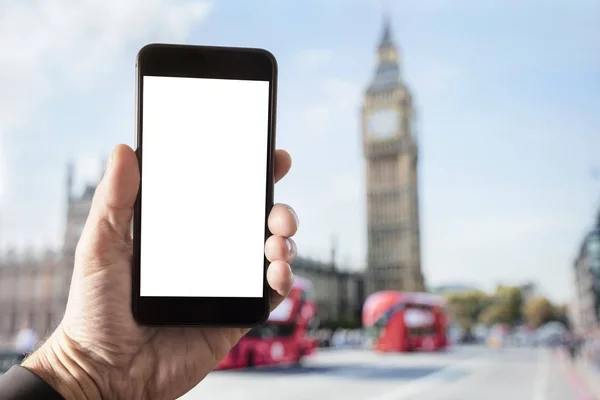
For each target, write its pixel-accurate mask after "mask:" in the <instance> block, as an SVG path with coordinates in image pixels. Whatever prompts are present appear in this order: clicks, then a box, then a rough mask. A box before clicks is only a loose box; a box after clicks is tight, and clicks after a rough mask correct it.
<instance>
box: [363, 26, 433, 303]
mask: <svg viewBox="0 0 600 400" xmlns="http://www.w3.org/2000/svg"><path fill="white" fill-rule="evenodd" d="M399 59H400V54H399V51H398V49H397V47H396V45H395V43H394V41H393V39H392V33H391V27H390V21H389V18H386V19H385V21H384V27H383V34H382V37H381V41H380V43H379V47H378V49H377V68H376V70H375V74H374V77H373V79H372V80H371V83H370V85H369V86H368V88H367V90H366V92H365V95H364V103H363V108H362V139H363V150H364V157H365V161H366V179H367V182H366V188H367V225H368V234H367V237H368V250H367V254H368V255H367V258H368V266H367V291H368V293H373V292H375V291H379V290H403V291H422V290H424V286H425V282H424V278H423V274H422V271H421V245H420V236H419V187H418V186H419V185H418V179H417V165H418V144H417V140H416V134H415V110H414V109H413V99H412V95H411V93H410V91H409V89H408V88H407V87H406V85H405V84H404V82H403V80H402V74H401V68H400V60H399Z"/></svg>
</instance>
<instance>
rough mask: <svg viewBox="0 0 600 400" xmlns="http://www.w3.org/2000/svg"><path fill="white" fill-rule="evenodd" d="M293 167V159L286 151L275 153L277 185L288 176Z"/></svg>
mask: <svg viewBox="0 0 600 400" xmlns="http://www.w3.org/2000/svg"><path fill="white" fill-rule="evenodd" d="M291 167H292V157H291V156H290V153H288V152H287V151H285V150H276V151H275V183H277V182H278V181H280V180H281V178H283V177H284V176H286V175H287V173H288V172H289V170H290V168H291Z"/></svg>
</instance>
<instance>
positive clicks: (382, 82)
mask: <svg viewBox="0 0 600 400" xmlns="http://www.w3.org/2000/svg"><path fill="white" fill-rule="evenodd" d="M378 48H379V52H380V54H381V52H382V51H386V50H389V49H391V50H395V48H396V45H395V43H394V39H393V35H392V28H391V23H390V17H389V14H388V15H386V16H384V20H383V31H382V35H381V40H380V42H379V46H378ZM400 84H401V83H400V67H399V65H398V60H397V59H393V60H390V59H387V58H386V59H381V58H380V60H379V63H378V64H377V69H376V71H375V77H374V78H373V81H372V82H371V85H370V86H369V88H368V89H367V92H368V93H374V92H383V91H387V90H390V89H395V88H397V87H398V86H400Z"/></svg>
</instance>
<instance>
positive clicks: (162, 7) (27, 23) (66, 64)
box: [0, 0, 211, 194]
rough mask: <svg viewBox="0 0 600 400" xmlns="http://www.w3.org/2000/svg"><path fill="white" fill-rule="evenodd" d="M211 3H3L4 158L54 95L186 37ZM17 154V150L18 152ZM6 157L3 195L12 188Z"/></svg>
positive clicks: (0, 170)
mask: <svg viewBox="0 0 600 400" xmlns="http://www.w3.org/2000/svg"><path fill="white" fill-rule="evenodd" d="M210 6H211V3H210V2H208V1H196V0H189V1H188V0H183V1H178V0H128V1H122V0H80V1H70V0H31V1H22V0H4V1H3V2H1V3H0V87H1V88H2V91H0V146H1V147H0V160H6V159H7V157H6V156H7V155H8V150H7V147H8V146H9V140H8V139H9V137H10V135H11V134H13V133H14V132H15V131H16V130H18V129H26V128H27V126H29V125H30V124H31V123H32V122H34V121H35V120H36V117H37V116H36V112H37V111H39V110H40V109H41V107H42V106H43V105H45V104H47V103H48V102H50V101H51V100H52V98H53V96H54V95H56V94H62V93H66V92H68V91H69V90H73V89H75V90H82V89H85V88H89V87H94V86H95V85H97V82H98V81H99V79H100V78H101V77H103V76H106V75H105V74H107V73H109V72H111V71H112V70H114V69H115V68H119V67H120V66H121V65H130V68H131V71H132V74H133V63H134V60H133V58H132V59H131V60H129V63H128V64H125V63H124V62H123V56H124V55H125V54H129V53H128V50H129V49H131V48H132V47H136V46H137V47H139V46H141V45H143V44H145V43H146V42H147V41H151V40H164V41H182V40H185V39H186V38H187V36H188V34H189V32H190V29H191V28H192V27H193V26H194V25H195V24H197V23H198V22H200V21H201V20H203V19H204V18H205V16H206V15H207V13H208V12H209V10H210ZM13 156H14V155H13ZM6 168H7V165H6V163H5V162H0V194H1V193H2V191H3V190H4V191H6V187H7V185H9V184H10V183H7V182H6V177H7V174H6V171H5V170H6Z"/></svg>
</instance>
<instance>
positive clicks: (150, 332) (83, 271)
mask: <svg viewBox="0 0 600 400" xmlns="http://www.w3.org/2000/svg"><path fill="white" fill-rule="evenodd" d="M290 166H291V159H290V156H289V154H288V153H286V152H285V151H282V150H278V151H277V153H276V159H275V181H278V180H279V179H281V178H283V177H284V176H285V175H286V174H287V172H288V171H289V169H290ZM139 183H140V176H139V169H138V164H137V159H136V156H135V153H134V152H133V150H132V149H131V148H129V147H127V146H124V145H120V146H118V147H116V148H115V150H114V151H113V154H112V156H111V161H109V165H108V168H107V171H106V173H105V175H104V177H103V179H102V181H101V182H100V184H99V185H98V188H97V189H96V194H95V195H94V200H93V203H92V207H91V210H90V214H89V216H88V220H87V222H86V225H85V228H84V230H83V233H82V236H81V239H80V241H79V244H78V246H77V251H76V255H75V265H74V271H73V279H72V282H71V290H70V293H69V300H68V304H67V309H66V312H65V316H64V318H63V320H62V321H61V323H60V325H59V326H58V328H57V329H56V331H55V332H54V333H53V334H52V335H51V336H50V338H49V339H48V340H47V341H46V342H45V343H44V344H43V345H42V347H40V349H38V350H37V351H36V352H35V353H34V354H33V355H32V356H31V357H29V358H28V359H27V360H25V361H24V363H23V366H24V367H25V368H28V369H30V370H32V371H33V372H35V373H36V374H38V375H39V376H40V377H42V378H43V379H45V380H46V381H47V382H48V383H49V384H50V385H52V386H53V387H54V388H55V389H56V390H57V391H59V392H60V393H61V394H62V395H63V397H65V398H66V399H127V400H135V399H148V400H151V399H175V398H178V397H180V396H182V395H183V394H185V393H186V392H188V391H189V390H190V389H191V388H193V387H194V386H195V385H197V384H198V383H199V382H200V381H201V380H202V379H203V378H204V377H205V376H206V375H207V374H208V373H209V372H210V371H211V370H212V369H213V368H214V367H215V366H216V365H217V363H218V362H219V361H220V360H221V359H222V358H223V357H224V356H225V355H226V354H227V352H228V351H229V349H231V347H232V346H233V345H235V343H236V342H237V341H238V340H239V339H240V338H241V337H242V336H243V335H244V334H245V333H246V332H247V329H240V328H149V327H143V326H139V325H137V323H136V322H135V320H134V319H133V316H132V313H131V305H130V304H131V257H132V238H131V235H130V226H131V218H132V214H133V205H134V202H135V199H136V196H137V192H138V187H139ZM268 225H269V229H270V230H271V232H272V233H273V236H271V237H270V238H269V239H268V240H267V242H266V243H265V255H266V257H267V258H268V259H269V261H270V262H271V264H270V266H269V268H268V271H267V279H268V282H269V285H270V287H271V288H272V290H271V292H272V293H271V309H273V308H274V307H276V306H277V305H278V304H279V303H280V302H281V300H282V299H283V298H284V297H285V296H286V295H287V294H288V292H289V291H290V289H291V286H292V283H293V276H292V272H291V270H290V266H289V264H288V263H289V262H290V261H291V260H292V259H293V258H294V257H295V255H296V246H295V244H294V242H293V241H292V240H291V239H289V238H290V237H291V236H293V235H294V234H295V233H296V229H297V225H298V222H297V218H296V215H295V213H294V211H293V210H292V209H291V208H289V207H287V206H284V205H279V204H278V205H275V206H274V208H273V210H272V211H271V214H270V215H269V221H268ZM231 240H237V239H236V237H235V231H234V230H232V232H231ZM165 267H167V266H165Z"/></svg>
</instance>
